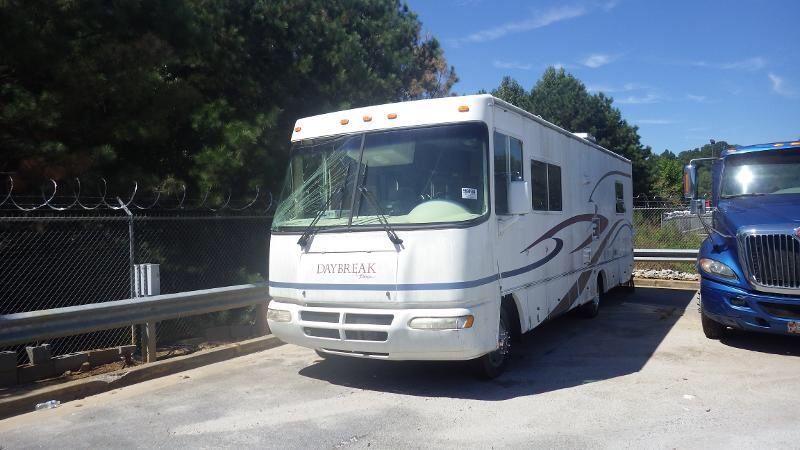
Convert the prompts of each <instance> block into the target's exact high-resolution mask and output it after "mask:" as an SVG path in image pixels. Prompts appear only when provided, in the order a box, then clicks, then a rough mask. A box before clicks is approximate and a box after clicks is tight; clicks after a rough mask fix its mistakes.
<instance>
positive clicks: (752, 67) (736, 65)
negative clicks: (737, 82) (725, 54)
mask: <svg viewBox="0 0 800 450" xmlns="http://www.w3.org/2000/svg"><path fill="white" fill-rule="evenodd" d="M689 65H691V66H695V67H708V68H711V69H721V70H746V71H750V72H754V71H756V70H761V69H763V68H764V66H766V65H767V60H766V59H764V58H762V57H760V56H756V57H753V58H747V59H743V60H740V61H730V62H709V61H692V62H690V63H689Z"/></svg>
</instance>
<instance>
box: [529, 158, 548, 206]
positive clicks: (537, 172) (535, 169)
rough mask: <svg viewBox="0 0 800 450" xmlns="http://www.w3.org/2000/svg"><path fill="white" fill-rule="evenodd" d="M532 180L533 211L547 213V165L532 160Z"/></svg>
mask: <svg viewBox="0 0 800 450" xmlns="http://www.w3.org/2000/svg"><path fill="white" fill-rule="evenodd" d="M531 178H532V180H531V183H532V185H533V186H532V188H531V189H532V191H533V192H532V194H533V195H531V198H532V199H533V200H532V201H533V209H534V210H535V211H547V164H545V163H543V162H540V161H536V160H532V161H531Z"/></svg>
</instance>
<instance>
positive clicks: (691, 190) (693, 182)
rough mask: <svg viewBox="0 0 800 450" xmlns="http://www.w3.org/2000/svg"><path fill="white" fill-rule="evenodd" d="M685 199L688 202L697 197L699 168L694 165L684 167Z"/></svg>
mask: <svg viewBox="0 0 800 450" xmlns="http://www.w3.org/2000/svg"><path fill="white" fill-rule="evenodd" d="M683 197H684V198H686V199H687V200H693V199H694V198H695V197H697V167H695V165H694V164H688V165H686V166H684V167H683Z"/></svg>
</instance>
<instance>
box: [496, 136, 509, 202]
mask: <svg viewBox="0 0 800 450" xmlns="http://www.w3.org/2000/svg"><path fill="white" fill-rule="evenodd" d="M494 210H495V212H496V213H497V214H508V136H506V135H505V134H501V133H498V132H495V133H494Z"/></svg>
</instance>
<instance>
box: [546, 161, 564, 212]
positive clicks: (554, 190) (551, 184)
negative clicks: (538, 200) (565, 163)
mask: <svg viewBox="0 0 800 450" xmlns="http://www.w3.org/2000/svg"><path fill="white" fill-rule="evenodd" d="M547 209H549V210H550V211H561V167H559V166H556V165H554V164H548V165H547Z"/></svg>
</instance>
